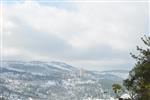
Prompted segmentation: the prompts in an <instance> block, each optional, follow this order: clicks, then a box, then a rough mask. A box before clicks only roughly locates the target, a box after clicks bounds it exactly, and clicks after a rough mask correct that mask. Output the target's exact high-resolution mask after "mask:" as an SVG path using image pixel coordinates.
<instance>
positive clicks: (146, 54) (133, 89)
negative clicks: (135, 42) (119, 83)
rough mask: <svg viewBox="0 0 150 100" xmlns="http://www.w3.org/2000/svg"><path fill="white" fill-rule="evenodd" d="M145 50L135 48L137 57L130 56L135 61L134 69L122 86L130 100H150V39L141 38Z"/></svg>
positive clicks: (147, 37) (146, 37)
mask: <svg viewBox="0 0 150 100" xmlns="http://www.w3.org/2000/svg"><path fill="white" fill-rule="evenodd" d="M141 39H142V41H143V43H144V44H145V45H146V46H145V49H143V48H142V47H139V46H137V51H139V55H134V54H132V53H131V56H132V57H133V58H134V59H136V61H137V62H136V64H135V66H134V68H133V69H132V70H131V71H130V72H129V77H128V79H126V80H124V86H125V87H126V89H127V90H128V91H129V95H130V96H131V99H132V100H150V37H149V36H144V38H141Z"/></svg>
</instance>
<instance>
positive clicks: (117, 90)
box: [112, 84, 122, 99]
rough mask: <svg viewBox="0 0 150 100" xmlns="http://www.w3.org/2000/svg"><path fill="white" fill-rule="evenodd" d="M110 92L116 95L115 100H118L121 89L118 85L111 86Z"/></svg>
mask: <svg viewBox="0 0 150 100" xmlns="http://www.w3.org/2000/svg"><path fill="white" fill-rule="evenodd" d="M112 90H113V91H114V93H115V94H116V98H118V99H119V98H120V93H121V92H122V87H121V85H119V84H113V85H112Z"/></svg>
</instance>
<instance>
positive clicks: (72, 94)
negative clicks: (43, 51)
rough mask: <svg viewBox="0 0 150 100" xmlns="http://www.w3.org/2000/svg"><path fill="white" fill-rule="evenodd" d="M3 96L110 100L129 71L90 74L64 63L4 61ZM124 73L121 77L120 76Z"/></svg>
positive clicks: (13, 98) (10, 98)
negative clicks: (113, 91)
mask: <svg viewBox="0 0 150 100" xmlns="http://www.w3.org/2000/svg"><path fill="white" fill-rule="evenodd" d="M2 64H3V66H2V67H1V69H0V74H1V75H0V79H1V81H0V94H2V95H4V96H5V97H7V99H8V100H18V99H19V100H31V99H32V100H88V98H93V99H95V100H96V99H97V100H98V99H99V100H102V99H105V100H110V98H111V97H112V96H113V93H112V90H111V86H112V84H113V83H116V82H117V83H121V82H122V80H123V78H124V76H125V75H127V73H128V72H127V71H122V72H119V71H103V72H97V71H88V70H83V69H78V68H76V67H73V66H70V65H68V64H66V63H63V62H54V61H53V62H41V61H32V62H22V61H3V62H2ZM119 73H121V74H119Z"/></svg>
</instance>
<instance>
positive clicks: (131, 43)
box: [3, 1, 149, 69]
mask: <svg viewBox="0 0 150 100" xmlns="http://www.w3.org/2000/svg"><path fill="white" fill-rule="evenodd" d="M66 6H67V5H66ZM74 6H75V7H76V8H75V10H67V9H60V8H58V7H55V6H50V5H49V6H43V5H41V4H39V3H36V2H27V1H26V2H25V3H23V4H14V5H7V6H5V7H4V25H3V26H4V27H3V28H4V31H5V32H4V47H5V48H6V49H8V48H10V47H11V48H15V49H9V50H8V51H7V58H9V56H14V57H16V58H17V57H18V58H19V57H22V58H23V57H25V58H27V59H29V58H31V59H33V60H34V59H36V58H40V57H41V58H43V59H48V58H54V59H60V60H64V61H68V59H71V60H69V62H72V63H73V64H75V63H77V65H81V66H82V65H84V66H86V64H87V66H88V67H89V68H90V66H92V65H93V66H108V64H111V65H112V66H120V65H121V64H122V65H125V62H131V61H129V60H128V53H129V51H130V50H132V49H133V48H135V45H138V44H141V43H140V42H141V41H140V37H141V36H142V35H143V33H147V32H149V31H148V28H149V27H148V17H149V16H148V4H147V3H127V2H126V3H119V2H118V3H96V2H95V3H85V2H84V3H82V2H80V3H79V2H75V4H74ZM98 51H100V52H98ZM25 52H26V53H25ZM33 52H34V53H33ZM18 55H19V56H18ZM20 55H21V56H20ZM105 55H106V56H105ZM27 56H28V57H27ZM12 58H13V57H12ZM104 58H105V59H106V58H107V59H106V60H104ZM95 59H96V60H95ZM112 59H114V60H112ZM108 60H110V61H112V62H110V61H108ZM108 62H109V63H108ZM89 63H90V64H89ZM105 63H107V65H105ZM75 65H76V64H75ZM122 67H123V66H122ZM90 69H92V68H90ZM93 69H95V68H93ZM99 69H100V68H99Z"/></svg>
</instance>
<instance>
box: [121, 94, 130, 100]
mask: <svg viewBox="0 0 150 100" xmlns="http://www.w3.org/2000/svg"><path fill="white" fill-rule="evenodd" d="M121 98H123V99H128V98H130V95H129V94H123V95H122V96H121Z"/></svg>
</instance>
